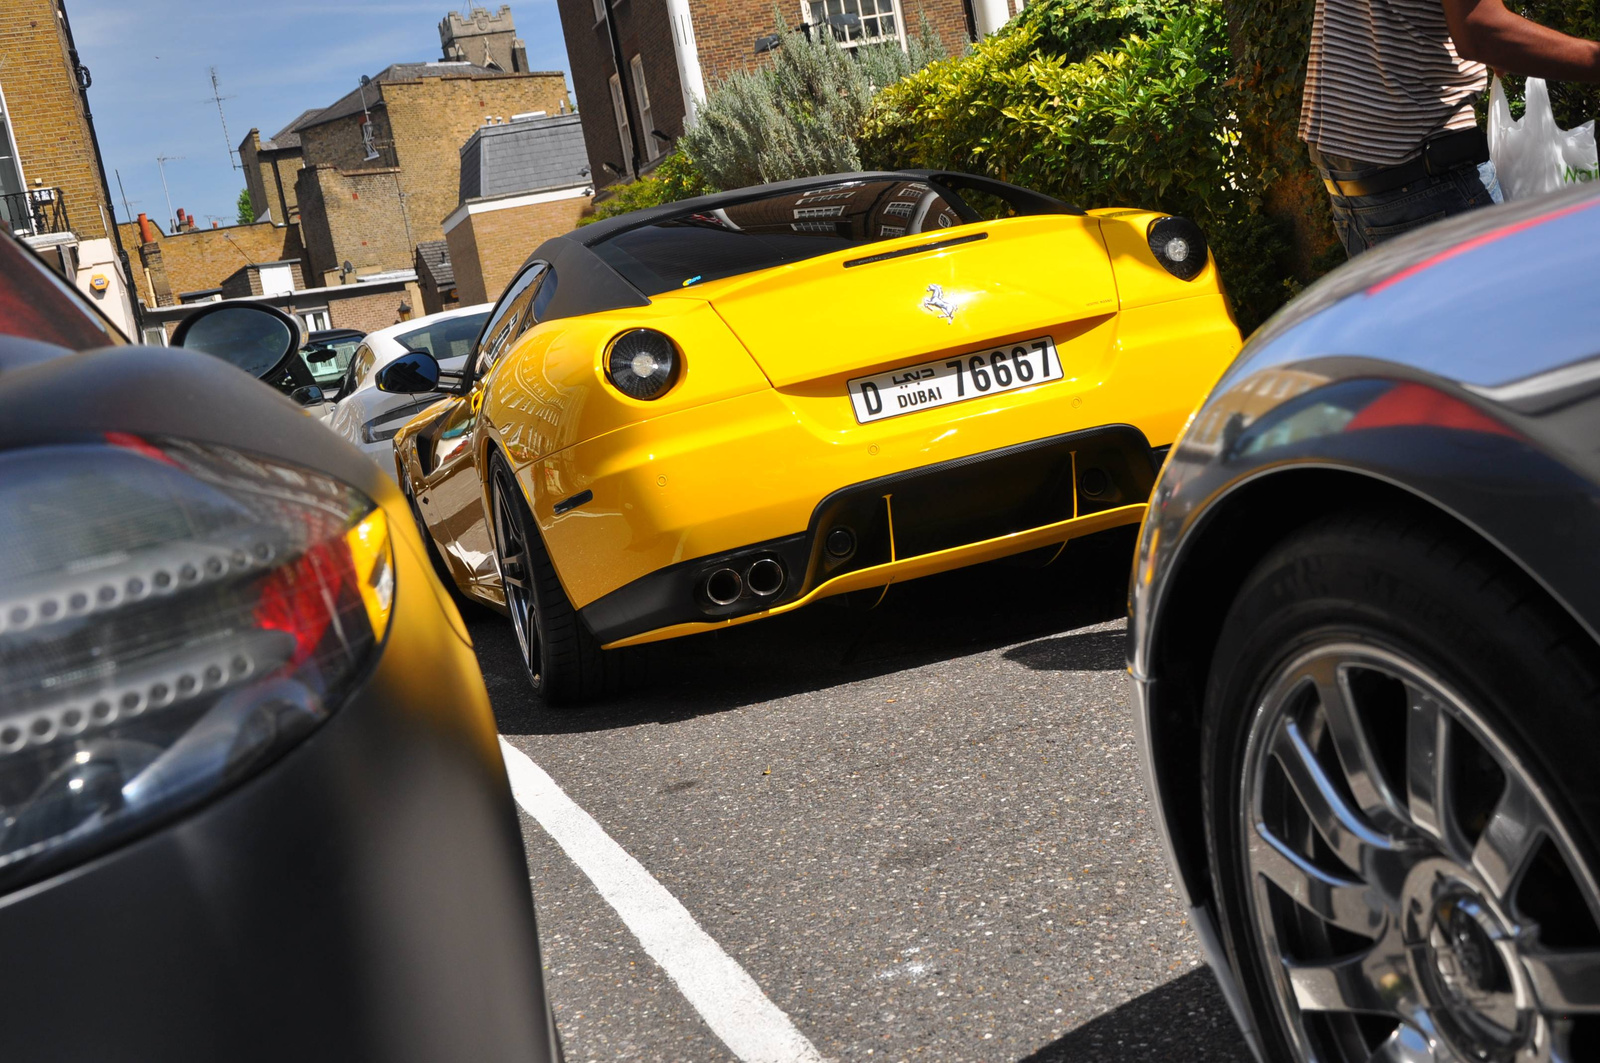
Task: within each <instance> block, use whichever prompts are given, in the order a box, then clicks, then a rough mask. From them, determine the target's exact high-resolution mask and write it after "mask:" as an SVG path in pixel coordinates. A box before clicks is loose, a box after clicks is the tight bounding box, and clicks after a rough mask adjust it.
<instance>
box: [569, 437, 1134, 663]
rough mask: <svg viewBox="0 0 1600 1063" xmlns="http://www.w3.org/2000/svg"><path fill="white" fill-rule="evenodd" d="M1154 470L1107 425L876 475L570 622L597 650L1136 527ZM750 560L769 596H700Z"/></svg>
mask: <svg viewBox="0 0 1600 1063" xmlns="http://www.w3.org/2000/svg"><path fill="white" fill-rule="evenodd" d="M1158 464H1159V462H1158V460H1157V457H1156V455H1155V453H1154V452H1153V451H1152V450H1151V448H1150V444H1149V442H1148V441H1147V440H1146V439H1145V437H1144V434H1143V433H1142V432H1140V431H1139V430H1138V429H1137V428H1134V427H1131V426H1129V425H1106V426H1102V427H1098V428H1091V429H1086V430H1083V431H1079V432H1069V433H1066V434H1063V435H1057V436H1050V437H1047V438H1044V439H1037V440H1033V441H1031V442H1027V443H1021V444H1017V445H1015V446H1009V447H1003V448H1000V449H998V450H991V451H987V452H984V453H980V454H971V455H967V456H965V457H961V458H956V459H953V460H950V461H944V462H939V463H937V464H933V465H925V466H922V467H920V468H914V469H908V470H905V471H903V472H898V473H893V474H891V475H888V476H882V477H877V478H874V479H871V480H866V481H863V482H861V483H856V484H851V485H849V486H847V487H843V488H840V489H838V490H836V491H833V492H831V493H829V494H828V495H827V496H826V497H824V498H822V499H820V500H819V501H818V502H817V503H816V504H815V508H814V509H813V510H812V512H811V518H810V521H809V523H808V525H807V527H806V530H805V531H804V532H801V533H798V534H794V535H787V536H782V537H779V538H775V539H769V540H765V541H762V542H757V543H750V544H748V545H744V546H740V547H737V548H735V549H732V550H720V551H717V552H715V553H712V554H708V555H706V556H703V557H698V558H695V559H693V560H690V561H684V562H680V563H677V564H673V565H668V566H665V567H663V568H660V569H657V570H656V571H654V572H651V573H649V574H647V575H645V576H643V577H640V578H638V579H635V580H633V581H631V582H629V583H627V584H625V585H624V586H622V587H620V588H618V589H617V590H615V591H612V592H611V593H609V594H606V595H604V596H602V597H600V598H598V599H596V600H595V601H593V602H591V603H589V604H588V605H587V606H585V607H584V608H583V609H581V610H580V615H582V617H583V619H584V622H585V623H586V624H587V625H588V626H589V628H590V630H591V631H593V632H594V634H595V636H596V637H597V638H598V639H600V641H601V643H602V644H604V645H606V646H621V645H629V644H632V643H637V642H651V641H655V640H657V639H663V638H671V637H675V636H678V635H687V634H693V633H694V632H697V631H704V630H709V629H711V628H715V627H721V626H726V625H727V624H730V623H740V622H745V621H749V620H755V619H759V618H761V617H765V616H771V615H774V614H776V613H782V612H787V611H789V610H791V609H796V608H799V607H800V606H802V605H805V604H806V603H808V602H810V601H813V600H815V599H817V598H822V597H827V596H830V595H834V594H842V593H844V592H846V591H851V590H858V589H862V588H868V587H882V586H886V585H887V584H889V583H893V582H899V581H904V580H907V579H914V578H916V577H918V576H925V575H929V574H932V573H934V572H942V571H947V570H949V569H954V568H960V567H964V566H966V565H972V564H977V563H979V562H981V561H987V560H990V559H992V558H996V557H1004V556H1006V555H1008V554H1014V553H1020V552H1022V551H1024V550H1030V549H1033V548H1035V547H1039V546H1046V545H1049V544H1052V543H1059V542H1065V541H1066V540H1068V539H1072V538H1076V537H1078V536H1082V535H1088V534H1091V533H1093V532H1097V531H1102V530H1104V529H1107V528H1113V527H1117V526H1120V525H1124V524H1137V523H1138V522H1139V521H1140V520H1141V519H1142V518H1143V516H1144V510H1145V502H1146V500H1147V499H1148V498H1149V496H1150V488H1151V485H1152V483H1153V482H1154V478H1155V472H1156V469H1157V467H1158ZM847 544H848V548H847V549H846V548H844V547H846V545H847ZM758 559H770V560H774V561H776V562H778V564H779V565H781V566H782V569H783V575H784V578H783V583H782V586H781V588H780V589H779V590H777V591H776V592H774V593H771V594H767V595H762V594H759V593H755V592H754V591H753V590H752V589H751V588H750V587H749V586H745V587H744V588H742V589H741V593H740V595H739V597H738V598H737V599H736V600H734V601H732V602H726V603H719V602H718V601H716V600H714V598H713V596H712V595H709V594H708V593H707V586H708V585H707V581H708V579H710V578H711V576H712V574H713V573H717V572H719V571H722V570H727V569H731V570H732V571H734V572H735V573H739V574H743V573H746V572H748V571H749V569H750V566H751V565H752V564H753V563H754V562H756V561H757V560H758Z"/></svg>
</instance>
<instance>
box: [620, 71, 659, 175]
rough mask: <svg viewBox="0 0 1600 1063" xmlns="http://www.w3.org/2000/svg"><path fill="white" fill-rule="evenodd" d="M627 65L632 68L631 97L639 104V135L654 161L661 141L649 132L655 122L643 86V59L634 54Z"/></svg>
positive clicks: (646, 151)
mask: <svg viewBox="0 0 1600 1063" xmlns="http://www.w3.org/2000/svg"><path fill="white" fill-rule="evenodd" d="M628 66H629V67H630V68H631V69H632V70H633V98H634V100H635V101H636V102H637V103H638V104H639V127H640V128H639V135H640V136H642V137H643V138H644V154H645V157H646V158H648V159H650V160H651V161H654V160H655V157H656V156H657V155H660V154H661V142H660V141H658V140H657V139H656V138H655V134H654V133H652V132H651V130H653V129H655V127H656V122H655V119H654V118H653V117H652V116H651V114H650V90H649V89H646V88H645V87H644V59H642V58H641V57H639V56H637V55H636V56H634V57H633V59H632V60H631V61H630V62H629V63H628Z"/></svg>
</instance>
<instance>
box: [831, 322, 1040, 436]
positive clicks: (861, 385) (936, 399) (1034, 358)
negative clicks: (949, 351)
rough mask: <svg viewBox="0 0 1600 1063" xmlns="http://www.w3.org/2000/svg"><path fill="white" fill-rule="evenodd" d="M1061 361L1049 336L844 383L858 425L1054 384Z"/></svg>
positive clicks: (857, 378) (862, 377)
mask: <svg viewBox="0 0 1600 1063" xmlns="http://www.w3.org/2000/svg"><path fill="white" fill-rule="evenodd" d="M1061 376H1062V372H1061V358H1060V357H1059V356H1058V355H1057V354H1056V345H1055V342H1054V341H1053V340H1051V338H1050V337H1049V336H1042V337H1040V338H1039V339H1036V340H1021V341H1019V342H1017V343H1014V344H1008V345H1006V346H1004V347H993V348H990V349H988V350H983V351H971V352H968V353H966V354H963V355H959V356H956V357H952V358H941V359H939V360H938V361H933V362H925V363H923V364H922V365H913V366H907V367H906V368H904V369H896V370H895V371H894V372H892V373H879V374H877V375H876V376H861V377H856V378H855V379H854V380H851V381H849V382H847V384H846V387H847V388H848V389H849V391H850V405H851V406H853V407H854V408H855V412H856V420H857V421H859V422H860V423H861V424H866V423H867V422H868V421H881V420H883V419H884V418H885V417H898V416H900V415H901V414H903V413H915V412H916V411H918V410H926V409H929V408H930V407H933V406H948V405H950V404H951V403H953V402H965V401H967V400H968V399H978V398H982V397H983V396H985V395H998V394H1001V393H1002V392H1006V391H1016V390H1018V389H1020V388H1031V387H1033V386H1034V385H1036V384H1047V383H1049V382H1050V381H1052V380H1060V379H1061Z"/></svg>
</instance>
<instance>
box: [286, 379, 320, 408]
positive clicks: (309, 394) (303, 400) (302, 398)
mask: <svg viewBox="0 0 1600 1063" xmlns="http://www.w3.org/2000/svg"><path fill="white" fill-rule="evenodd" d="M289 398H290V399H292V400H293V401H295V402H298V403H299V404H300V405H302V406H320V405H322V404H323V403H324V402H327V401H328V400H327V399H326V398H324V397H323V394H322V389H321V388H319V387H317V385H315V384H307V385H306V386H305V387H303V388H295V389H294V390H293V391H291V392H289Z"/></svg>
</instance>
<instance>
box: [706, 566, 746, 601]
mask: <svg viewBox="0 0 1600 1063" xmlns="http://www.w3.org/2000/svg"><path fill="white" fill-rule="evenodd" d="M701 591H702V592H703V593H704V594H705V596H706V601H708V602H710V603H711V604H712V605H732V604H733V603H734V602H736V601H738V600H739V599H740V598H741V597H742V596H743V595H744V578H743V577H742V576H740V575H739V573H738V572H736V571H734V570H733V569H731V568H719V569H716V570H715V571H713V572H712V573H711V575H709V576H707V577H706V581H705V584H704V585H703V586H702V587H701Z"/></svg>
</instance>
